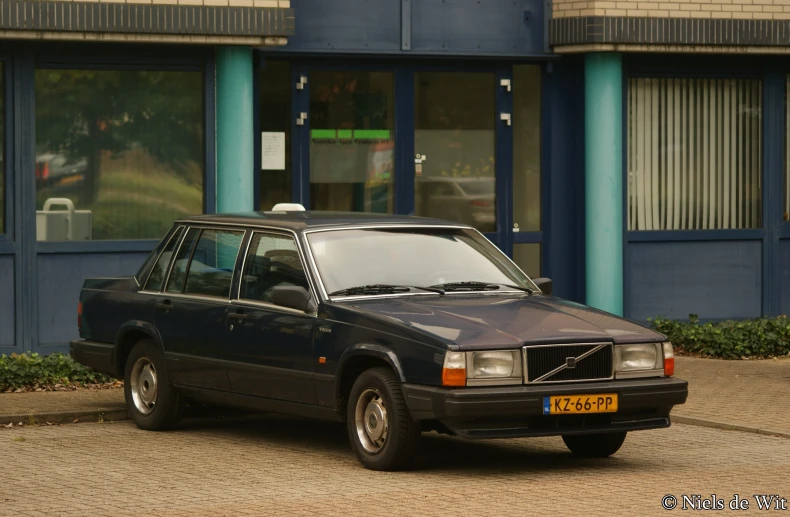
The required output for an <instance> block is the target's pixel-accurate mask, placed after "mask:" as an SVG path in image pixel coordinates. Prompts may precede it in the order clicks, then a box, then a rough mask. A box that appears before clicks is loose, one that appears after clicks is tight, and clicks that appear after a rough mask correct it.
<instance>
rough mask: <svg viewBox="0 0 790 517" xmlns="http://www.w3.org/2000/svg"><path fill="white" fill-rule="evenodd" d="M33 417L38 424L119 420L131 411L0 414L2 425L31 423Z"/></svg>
mask: <svg viewBox="0 0 790 517" xmlns="http://www.w3.org/2000/svg"><path fill="white" fill-rule="evenodd" d="M30 417H33V418H34V419H35V420H36V422H37V423H38V424H44V423H46V422H52V423H53V424H70V423H72V422H74V420H79V421H80V422H98V421H99V420H100V418H101V420H103V421H105V422H112V421H118V420H127V419H128V418H129V412H128V410H127V409H126V408H123V409H120V408H98V409H95V410H91V411H53V412H49V413H34V412H33V413H27V414H20V415H0V425H5V424H14V425H17V424H18V423H19V422H22V423H23V424H25V425H29V424H28V421H29V419H30Z"/></svg>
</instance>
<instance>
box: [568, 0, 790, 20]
mask: <svg viewBox="0 0 790 517" xmlns="http://www.w3.org/2000/svg"><path fill="white" fill-rule="evenodd" d="M552 16H553V17H554V18H569V17H576V16H629V17H651V18H714V19H715V18H720V19H741V20H790V0H688V1H684V0H674V1H671V0H667V1H660V2H638V1H627V0H625V1H608V0H607V1H595V0H591V1H587V2H585V1H582V2H579V1H574V0H555V1H554V3H553V9H552Z"/></svg>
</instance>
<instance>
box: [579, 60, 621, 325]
mask: <svg viewBox="0 0 790 517" xmlns="http://www.w3.org/2000/svg"><path fill="white" fill-rule="evenodd" d="M622 81H623V75H622V61H621V56H620V54H618V53H595V54H587V55H586V56H585V62H584V134H585V137H584V143H585V163H584V167H585V171H584V181H585V187H584V188H585V198H584V199H585V216H586V217H585V225H586V228H585V236H586V253H585V261H586V279H587V304H588V305H591V306H592V307H595V308H598V309H601V310H604V311H607V312H611V313H614V314H617V315H620V316H622V315H623V86H622V84H623V83H622Z"/></svg>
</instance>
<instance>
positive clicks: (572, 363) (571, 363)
mask: <svg viewBox="0 0 790 517" xmlns="http://www.w3.org/2000/svg"><path fill="white" fill-rule="evenodd" d="M565 368H576V358H575V357H566V358H565Z"/></svg>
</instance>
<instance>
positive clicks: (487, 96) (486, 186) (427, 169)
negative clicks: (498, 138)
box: [414, 72, 496, 232]
mask: <svg viewBox="0 0 790 517" xmlns="http://www.w3.org/2000/svg"><path fill="white" fill-rule="evenodd" d="M494 82H495V81H494V74H489V73H467V72H459V73H453V72H451V73H446V72H420V73H417V74H415V78H414V88H415V94H414V123H415V128H414V151H415V157H416V156H417V155H420V157H419V158H417V159H416V163H415V185H414V195H415V199H414V209H415V215H419V216H425V217H437V218H440V219H449V220H451V221H457V222H460V223H465V224H470V225H472V226H474V227H475V228H477V229H478V230H480V231H483V232H493V231H496V216H495V202H496V181H495V167H494V144H495V136H494V133H495V107H494V102H495V93H496V92H495V84H494Z"/></svg>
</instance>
